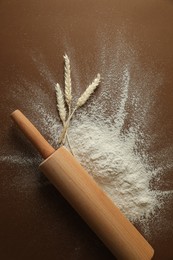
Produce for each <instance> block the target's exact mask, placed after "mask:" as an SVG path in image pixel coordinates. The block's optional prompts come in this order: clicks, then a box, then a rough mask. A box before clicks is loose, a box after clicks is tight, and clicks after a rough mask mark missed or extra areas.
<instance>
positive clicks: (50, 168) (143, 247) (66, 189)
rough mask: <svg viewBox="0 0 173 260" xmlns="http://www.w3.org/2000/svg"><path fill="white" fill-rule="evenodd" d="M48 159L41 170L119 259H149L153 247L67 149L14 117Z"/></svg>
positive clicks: (18, 115) (23, 119)
mask: <svg viewBox="0 0 173 260" xmlns="http://www.w3.org/2000/svg"><path fill="white" fill-rule="evenodd" d="M11 117H12V119H13V120H14V121H15V122H16V123H17V125H18V126H19V128H20V129H21V130H22V131H23V133H24V134H25V135H26V137H27V138H28V139H29V140H30V141H31V142H32V143H33V144H34V146H35V147H36V148H37V150H38V151H39V152H40V154H41V155H42V156H43V158H44V159H45V160H44V161H43V162H42V163H41V165H40V169H41V171H42V172H43V173H44V174H45V175H46V177H47V178H48V179H49V180H50V182H51V183H52V184H53V185H54V186H55V187H56V188H57V189H58V191H59V192H60V193H61V194H62V196H63V197H64V198H65V199H66V200H67V201H68V202H69V203H70V204H71V206H72V207H73V208H74V209H75V210H76V211H77V212H78V213H79V215H80V216H81V217H82V218H83V219H84V220H85V221H86V223H87V224H88V225H89V227H90V228H91V229H92V230H93V231H94V232H95V233H96V234H97V235H98V237H99V238H100V239H101V240H102V241H103V243H104V244H105V245H106V246H107V247H108V248H109V249H110V251H111V252H112V253H113V254H114V255H115V256H116V257H117V258H118V259H124V260H149V259H151V258H152V256H153V254H154V250H153V248H152V247H151V246H150V244H149V243H148V242H147V241H146V240H145V239H144V237H143V236H142V235H141V234H140V233H139V232H138V231H137V229H136V228H135V227H134V226H133V225H132V224H131V223H130V221H129V220H128V219H127V218H126V217H125V216H124V215H123V213H122V212H121V211H120V210H119V209H118V208H117V207H116V206H115V204H114V203H113V202H112V201H111V199H110V198H109V197H108V196H107V195H106V194H105V193H104V192H103V191H102V189H101V188H100V187H99V186H98V185H97V183H96V182H95V181H94V179H93V178H92V177H91V176H90V175H89V174H88V173H87V172H86V170H85V169H84V168H83V167H82V166H81V165H80V163H79V162H78V161H77V160H76V159H75V158H74V156H73V155H72V154H71V153H70V152H69V151H68V150H67V149H66V148H65V147H63V146H62V147H61V148H59V149H58V150H57V151H55V149H54V148H52V146H51V145H50V144H49V143H48V142H47V141H46V140H45V139H44V137H43V136H42V135H41V134H40V133H39V131H38V130H37V129H36V128H35V127H34V126H33V124H32V123H31V122H30V121H29V120H28V119H27V118H26V117H25V116H24V115H23V114H22V113H21V112H20V111H19V110H16V111H14V112H13V113H12V114H11Z"/></svg>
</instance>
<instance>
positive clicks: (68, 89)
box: [64, 54, 72, 106]
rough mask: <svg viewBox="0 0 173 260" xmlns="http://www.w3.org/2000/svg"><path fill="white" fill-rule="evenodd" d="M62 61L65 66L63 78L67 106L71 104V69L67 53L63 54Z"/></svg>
mask: <svg viewBox="0 0 173 260" xmlns="http://www.w3.org/2000/svg"><path fill="white" fill-rule="evenodd" d="M64 62H65V66H64V70H65V73H64V78H65V100H66V102H67V104H68V106H70V104H71V100H72V94H71V92H72V91H71V69H70V60H69V57H68V56H67V54H65V55H64Z"/></svg>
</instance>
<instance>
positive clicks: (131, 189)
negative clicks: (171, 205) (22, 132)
mask: <svg viewBox="0 0 173 260" xmlns="http://www.w3.org/2000/svg"><path fill="white" fill-rule="evenodd" d="M121 48H123V49H124V48H128V47H127V46H123V47H121V46H120V47H119V48H118V47H117V49H118V51H117V52H115V54H114V55H112V56H111V60H108V61H107V64H105V62H104V64H103V67H102V66H100V71H99V72H100V73H101V76H102V77H103V80H102V83H101V86H100V88H99V89H98V91H97V93H96V95H93V96H92V98H91V100H90V101H88V103H87V104H86V106H84V107H83V108H81V110H79V112H78V111H77V112H76V115H75V116H74V119H73V120H72V122H71V126H70V129H69V138H70V142H71V146H72V149H73V152H74V154H75V156H76V157H77V159H78V160H79V161H80V163H81V164H82V165H83V166H84V168H86V170H87V171H88V173H89V174H91V175H92V176H93V178H94V179H95V180H96V182H97V183H98V184H99V185H100V186H101V187H102V188H103V190H104V191H105V192H106V193H107V194H108V195H109V196H110V197H111V198H112V200H113V201H114V202H115V204H116V205H117V206H118V207H119V208H120V209H121V210H122V211H123V213H124V214H125V215H126V216H127V217H128V218H129V219H130V220H131V221H132V222H136V221H140V222H141V223H143V229H144V233H145V232H146V234H148V233H149V230H148V229H149V227H148V220H149V219H150V218H151V217H152V216H156V214H157V212H159V211H160V210H161V209H162V208H163V206H164V205H165V203H166V202H169V200H170V198H172V195H173V191H172V190H167V191H164V190H160V189H157V185H156V186H155V187H154V188H153V185H152V182H153V180H154V179H157V181H158V182H159V176H161V175H163V174H166V168H169V170H170V169H172V162H171V156H170V155H169V154H170V153H169V152H170V150H169V147H166V146H165V147H163V149H164V153H165V154H166V158H167V166H165V165H164V162H162V161H161V160H162V159H161V158H162V156H159V154H158V153H159V151H157V155H158V156H157V157H156V156H155V162H154V163H152V160H151V158H152V156H153V155H152V154H151V153H150V152H149V147H150V145H151V144H152V143H153V140H154V138H155V136H156V134H157V135H159V131H158V132H157V133H155V134H154V135H152V134H151V133H150V124H151V122H152V121H153V116H156V115H155V114H154V113H152V112H153V110H154V107H155V100H156V97H157V91H158V89H159V87H160V86H161V84H162V80H161V77H160V76H159V75H157V77H156V73H155V72H154V71H152V70H149V69H148V70H146V69H143V68H141V67H140V63H139V62H138V61H137V59H136V58H135V57H134V52H133V53H132V54H131V55H130V56H129V57H130V58H129V59H126V60H124V61H121V63H119V61H120V60H121V57H120V53H121ZM130 51H131V50H130V49H129V50H128V51H127V52H130ZM132 57H133V58H132ZM132 59H133V62H132ZM132 63H133V67H132ZM38 64H40V63H38ZM44 68H46V67H44ZM134 71H136V73H134ZM110 73H111V76H110ZM47 76H49V77H51V75H50V73H49V74H46V77H47ZM57 82H58V79H57ZM50 83H51V84H52V85H51V88H52V90H51V91H52V95H54V86H53V85H54V84H55V83H56V82H55V79H54V77H53V78H52V80H51V81H50ZM21 84H23V85H24V88H26V89H27V90H28V91H27V93H30V96H29V94H27V96H26V97H25V107H26V110H28V114H32V117H33V121H34V123H35V125H36V126H37V127H38V128H39V129H41V132H42V133H43V135H45V136H46V137H47V138H48V140H49V142H50V143H51V144H53V145H54V147H57V139H58V134H59V132H60V130H61V124H60V121H59V119H58V113H56V110H55V109H54V108H55V106H56V103H55V104H50V103H51V102H50V97H49V95H48V94H47V93H46V92H45V88H44V89H42V88H41V87H39V86H37V85H36V86H35V87H34V88H33V84H30V83H28V82H27V81H23V82H22V83H21ZM150 85H152V89H151V90H150V87H149V86H150ZM33 89H34V90H33ZM16 91H17V90H15V93H13V94H14V95H15V97H16V99H17V95H16ZM20 91H21V90H20ZM38 96H39V102H38ZM31 100H32V101H31ZM18 102H22V101H19V100H18ZM29 104H30V105H29ZM162 151H163V150H161V151H160V154H162ZM157 158H158V161H157ZM32 160H33V161H32ZM36 160H37V159H35V158H33V159H32V158H29V159H28V160H25V156H23V159H21V156H20V155H19V156H18V157H16V156H15V155H7V153H6V154H4V156H3V157H2V156H1V157H0V161H1V163H2V162H4V161H6V162H7V163H9V164H10V163H11V164H14V165H15V164H18V165H21V164H23V166H25V164H28V165H31V164H32V163H33V164H35V163H36ZM38 161H39V160H38ZM157 165H159V166H158V167H157Z"/></svg>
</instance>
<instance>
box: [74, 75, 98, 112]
mask: <svg viewBox="0 0 173 260" xmlns="http://www.w3.org/2000/svg"><path fill="white" fill-rule="evenodd" d="M99 83H100V74H97V77H96V78H95V79H94V80H93V82H92V83H91V84H90V85H89V86H88V87H87V89H86V90H85V91H84V93H83V94H82V95H81V96H80V98H79V99H78V101H77V104H76V108H78V107H81V106H83V105H84V104H85V102H86V101H87V100H88V99H89V97H90V96H91V94H92V93H93V92H94V90H95V89H96V88H97V86H98V85H99Z"/></svg>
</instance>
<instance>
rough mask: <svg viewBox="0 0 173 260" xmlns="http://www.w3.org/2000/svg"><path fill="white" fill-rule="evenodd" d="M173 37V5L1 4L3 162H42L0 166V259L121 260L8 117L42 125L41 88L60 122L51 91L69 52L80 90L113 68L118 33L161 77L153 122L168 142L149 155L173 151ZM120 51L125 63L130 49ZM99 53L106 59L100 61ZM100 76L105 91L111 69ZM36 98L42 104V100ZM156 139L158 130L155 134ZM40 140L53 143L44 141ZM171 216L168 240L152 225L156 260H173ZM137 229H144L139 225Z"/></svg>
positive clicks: (170, 213) (167, 184)
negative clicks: (17, 158) (17, 113)
mask: <svg viewBox="0 0 173 260" xmlns="http://www.w3.org/2000/svg"><path fill="white" fill-rule="evenodd" d="M172 28H173V1H171V0H164V1H161V0H160V1H159V0H157V1H156V0H155V1H154V0H145V1H143V0H141V1H139V0H122V1H118V0H116V1H115V0H112V1H106V0H105V1H104V0H98V1H97V0H96V1H91V0H90V1H89V0H88V1H80V0H73V1H67V0H65V1H64V0H63V1H61V0H49V1H46V0H43V1H38V0H34V1H32V0H30V1H26V0H23V1H15V0H1V1H0V47H1V49H0V79H1V80H0V88H1V92H0V93H1V102H0V119H1V120H0V122H1V127H0V129H1V130H0V131H1V135H0V144H1V158H2V156H9V155H12V154H13V155H15V153H16V154H19V153H20V151H21V152H22V154H23V155H24V160H25V158H26V157H27V158H29V159H32V158H35V162H34V163H29V162H28V164H26V165H23V164H19V163H10V162H9V161H8V160H6V161H2V160H1V162H0V210H1V212H0V259H3V260H12V259H13V260H14V259H16V260H22V259H26V260H27V259H42V260H48V259H60V260H61V259H62V260H63V259H82V260H83V259H114V257H113V256H112V255H111V253H110V252H109V251H108V250H107V249H106V248H105V247H104V245H103V244H102V243H101V242H100V241H99V239H98V238H97V237H96V236H95V235H94V234H93V233H92V231H90V229H89V228H88V227H87V226H86V225H85V223H84V222H83V221H82V220H81V219H80V217H79V216H78V215H77V214H76V213H75V212H74V211H73V209H71V207H70V206H69V205H68V204H67V203H66V201H65V200H64V199H63V198H62V197H61V196H60V194H59V193H58V192H57V191H56V190H55V189H54V188H53V187H52V186H51V185H49V184H48V183H47V180H46V179H45V178H44V177H43V176H42V175H41V173H39V171H38V169H37V165H38V163H39V161H41V159H40V158H39V156H38V155H37V153H36V152H35V150H34V149H33V148H32V146H31V145H30V144H29V143H28V142H27V141H26V140H25V138H23V137H22V136H21V135H20V133H19V131H18V130H16V129H15V127H14V126H13V124H12V122H11V121H10V118H9V115H10V113H11V112H12V111H13V110H15V109H16V108H19V109H21V110H22V111H23V112H24V113H25V114H26V115H27V116H28V117H30V119H32V121H33V122H35V123H36V122H38V121H37V111H34V108H33V107H32V93H34V92H35V91H37V90H36V89H37V88H38V89H39V88H40V89H41V90H42V91H44V93H45V95H48V97H50V102H49V104H47V108H48V109H49V111H50V112H51V113H52V114H55V113H56V108H55V100H54V95H53V87H54V83H56V81H59V82H60V83H63V59H62V56H63V54H64V52H67V53H68V55H69V56H70V58H71V60H72V68H75V71H76V72H75V73H74V74H73V85H74V86H75V85H76V86H81V87H83V86H85V85H86V84H87V83H88V80H90V79H92V78H93V77H94V76H95V75H96V73H97V72H98V68H100V67H99V65H100V63H103V62H106V60H107V59H108V60H109V61H110V57H111V55H112V50H114V48H115V49H116V39H117V34H118V32H120V31H121V34H122V35H124V37H125V38H126V41H127V42H129V44H130V45H131V46H133V48H134V49H135V50H136V52H137V55H138V60H139V61H140V64H141V66H143V68H144V69H145V68H148V67H150V66H153V67H154V69H155V71H156V76H157V71H158V74H160V73H161V74H162V82H163V83H162V84H161V86H160V91H159V94H158V97H157V99H158V100H157V104H159V106H158V110H157V111H156V113H157V112H158V113H159V119H158V125H157V127H158V128H163V132H162V136H161V142H160V143H155V145H154V146H153V147H152V149H153V150H152V151H154V150H157V149H159V147H161V146H162V145H163V143H168V144H169V145H170V147H171V146H172V145H173V134H172V132H173V105H172V104H173V73H172V72H173V29H172ZM123 51H124V58H126V50H125V49H124V50H123ZM100 53H102V54H104V55H103V56H102V58H101V57H100ZM33 57H34V58H33ZM34 59H36V60H37V62H35V61H34ZM110 63H111V61H110ZM111 66H112V67H113V66H114V63H113V61H112V64H111ZM99 72H100V73H101V75H102V76H103V78H104V79H103V80H102V85H104V84H106V83H107V80H108V75H106V73H107V70H106V67H105V69H104V66H102V69H101V71H99ZM26 82H27V84H26ZM28 82H29V83H28ZM28 84H30V85H29V86H30V88H28ZM151 85H152V84H151ZM149 87H152V86H149ZM37 93H38V102H39V100H40V99H41V97H40V96H39V92H37ZM26 96H27V98H26ZM40 121H41V119H40ZM167 122H169V124H167ZM37 127H38V128H39V123H37ZM150 131H151V132H155V131H156V129H155V126H154V125H153V128H152V129H150ZM43 134H44V135H45V136H46V135H47V132H43ZM47 138H48V136H47ZM52 143H53V141H52ZM172 155H173V154H172ZM29 159H28V160H29ZM165 163H166V162H165ZM172 173H173V172H172V170H170V172H169V174H167V177H166V178H167V179H164V180H162V184H160V185H161V186H160V188H161V189H163V190H165V189H166V190H169V189H170V190H171V189H172V188H173V177H172ZM168 208H169V210H168ZM172 208H173V204H172V202H169V204H168V205H166V206H165V209H164V211H163V212H162V214H163V219H164V218H165V219H167V220H169V226H166V225H167V222H165V223H164V221H163V223H162V228H163V225H165V229H166V234H165V233H164V234H163V235H161V234H160V232H159V230H158V235H157V228H158V225H157V226H156V225H155V221H154V220H153V223H151V224H150V225H151V226H152V230H153V233H154V235H153V236H152V238H151V239H150V241H149V242H150V243H151V244H152V245H153V247H154V249H155V257H154V259H158V260H159V259H165V260H168V259H169V260H171V259H173V248H172V247H173V220H172V217H173V209H172ZM137 227H138V228H139V230H140V224H138V225H137Z"/></svg>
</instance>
